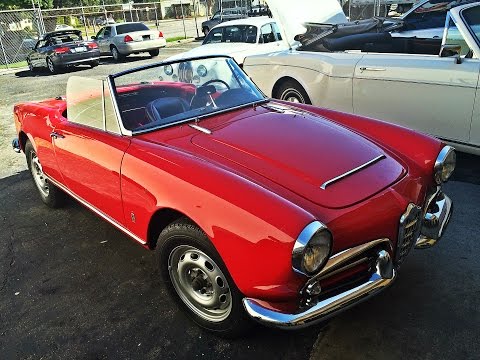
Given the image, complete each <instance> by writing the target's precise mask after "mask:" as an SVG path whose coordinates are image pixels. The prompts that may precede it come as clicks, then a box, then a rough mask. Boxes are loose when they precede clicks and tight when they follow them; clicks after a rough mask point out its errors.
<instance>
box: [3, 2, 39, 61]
mask: <svg viewBox="0 0 480 360" xmlns="http://www.w3.org/2000/svg"><path fill="white" fill-rule="evenodd" d="M41 34H43V28H42V25H41V20H40V18H39V12H38V10H37V9H35V10H34V9H30V10H17V11H0V48H1V49H0V65H3V66H8V65H9V64H10V65H15V64H17V63H21V62H23V61H25V59H26V56H27V54H28V53H29V52H30V50H31V49H32V48H33V46H35V44H36V42H37V40H36V39H37V38H38V36H39V35H41Z"/></svg>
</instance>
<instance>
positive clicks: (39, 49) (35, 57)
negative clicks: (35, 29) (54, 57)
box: [30, 40, 47, 66]
mask: <svg viewBox="0 0 480 360" xmlns="http://www.w3.org/2000/svg"><path fill="white" fill-rule="evenodd" d="M46 52H47V41H46V40H39V41H38V42H37V44H36V45H35V48H34V49H33V52H32V53H31V55H30V61H31V62H32V65H33V66H45V65H46Z"/></svg>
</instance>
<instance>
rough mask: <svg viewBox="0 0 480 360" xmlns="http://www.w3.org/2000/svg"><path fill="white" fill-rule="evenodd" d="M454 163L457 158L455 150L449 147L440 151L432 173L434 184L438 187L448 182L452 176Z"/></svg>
mask: <svg viewBox="0 0 480 360" xmlns="http://www.w3.org/2000/svg"><path fill="white" fill-rule="evenodd" d="M456 162H457V156H456V154H455V149H454V148H453V147H451V146H445V147H444V148H443V149H442V151H440V154H438V157H437V160H436V161H435V167H434V171H433V176H434V179H435V182H436V183H437V184H438V185H440V184H441V183H444V182H446V181H448V179H449V178H450V176H452V173H453V170H455V165H456Z"/></svg>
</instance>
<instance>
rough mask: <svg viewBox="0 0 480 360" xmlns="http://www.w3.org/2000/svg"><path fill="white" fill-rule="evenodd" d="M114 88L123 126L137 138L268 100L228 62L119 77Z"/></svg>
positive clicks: (160, 67) (180, 64) (176, 65)
mask: <svg viewBox="0 0 480 360" xmlns="http://www.w3.org/2000/svg"><path fill="white" fill-rule="evenodd" d="M113 82H114V87H115V93H116V94H115V99H116V103H117V105H118V109H119V112H120V116H121V120H122V122H123V125H124V127H125V128H126V129H128V130H131V131H132V132H134V133H135V132H145V131H150V130H154V129H156V128H160V127H165V126H169V125H173V124H177V123H180V122H184V121H188V120H193V119H200V118H203V117H206V116H209V115H212V114H214V113H219V112H224V111H228V110H231V109H232V108H238V107H241V106H244V105H248V104H253V103H255V102H260V101H264V100H265V97H264V95H263V94H262V93H261V92H260V91H259V90H258V89H257V87H256V86H255V85H254V84H253V83H252V82H251V80H250V79H249V78H248V77H247V76H246V75H245V73H244V72H243V71H242V70H241V69H240V68H239V67H238V65H237V64H236V63H235V61H233V60H232V59H230V58H227V57H210V58H199V59H191V60H180V61H177V62H170V63H165V64H157V65H153V66H146V67H143V68H139V69H134V70H130V71H126V72H124V73H120V74H117V75H114V76H113Z"/></svg>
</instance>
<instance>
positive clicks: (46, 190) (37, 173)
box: [25, 141, 66, 208]
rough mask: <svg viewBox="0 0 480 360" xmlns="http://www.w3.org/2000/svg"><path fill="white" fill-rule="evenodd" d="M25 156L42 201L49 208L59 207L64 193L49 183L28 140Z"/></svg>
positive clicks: (63, 199)
mask: <svg viewBox="0 0 480 360" xmlns="http://www.w3.org/2000/svg"><path fill="white" fill-rule="evenodd" d="M25 156H26V157H27V165H28V169H29V170H30V174H31V175H32V180H33V183H34V184H35V186H36V187H37V190H38V192H39V194H40V198H41V199H42V201H43V202H44V203H45V204H46V205H47V206H49V207H51V208H59V207H61V206H62V205H63V204H64V203H65V197H66V195H65V193H64V192H63V191H62V190H60V189H59V188H57V187H56V186H55V185H53V184H52V183H50V182H49V181H48V179H47V178H46V176H45V174H44V173H43V169H42V166H41V164H40V161H39V160H38V157H37V153H36V152H35V149H34V148H33V146H32V144H31V143H30V141H27V143H26V144H25Z"/></svg>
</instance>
